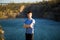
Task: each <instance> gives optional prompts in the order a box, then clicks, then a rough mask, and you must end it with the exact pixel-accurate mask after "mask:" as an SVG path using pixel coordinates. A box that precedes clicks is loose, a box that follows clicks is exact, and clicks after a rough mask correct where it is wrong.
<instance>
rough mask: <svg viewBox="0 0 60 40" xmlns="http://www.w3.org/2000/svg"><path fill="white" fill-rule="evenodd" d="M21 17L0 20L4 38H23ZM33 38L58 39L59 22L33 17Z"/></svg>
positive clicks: (37, 39) (11, 39)
mask: <svg viewBox="0 0 60 40" xmlns="http://www.w3.org/2000/svg"><path fill="white" fill-rule="evenodd" d="M24 20H25V19H23V18H21V19H5V20H0V25H2V27H3V29H4V31H5V35H4V36H5V40H25V28H23V24H24ZM35 20H36V23H35V26H34V27H35V33H34V40H60V22H55V21H52V20H47V19H35Z"/></svg>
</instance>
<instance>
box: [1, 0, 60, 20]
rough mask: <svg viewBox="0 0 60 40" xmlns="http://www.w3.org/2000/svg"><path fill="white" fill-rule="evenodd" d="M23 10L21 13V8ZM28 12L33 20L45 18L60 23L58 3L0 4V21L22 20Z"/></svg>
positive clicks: (59, 6)
mask: <svg viewBox="0 0 60 40" xmlns="http://www.w3.org/2000/svg"><path fill="white" fill-rule="evenodd" d="M22 5H24V6H25V8H24V9H23V11H22V12H21V11H20V10H21V6H22ZM28 11H32V12H33V17H34V18H47V19H53V20H57V21H60V2H59V1H58V2H37V3H8V4H7V3H3V4H0V19H4V18H5V19H7V18H23V17H25V14H26V13H27V12H28Z"/></svg>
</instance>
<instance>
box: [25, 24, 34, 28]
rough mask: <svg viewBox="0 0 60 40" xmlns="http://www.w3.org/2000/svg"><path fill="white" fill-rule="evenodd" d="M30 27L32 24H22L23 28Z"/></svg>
mask: <svg viewBox="0 0 60 40" xmlns="http://www.w3.org/2000/svg"><path fill="white" fill-rule="evenodd" d="M32 25H33V24H30V25H27V24H24V28H32Z"/></svg>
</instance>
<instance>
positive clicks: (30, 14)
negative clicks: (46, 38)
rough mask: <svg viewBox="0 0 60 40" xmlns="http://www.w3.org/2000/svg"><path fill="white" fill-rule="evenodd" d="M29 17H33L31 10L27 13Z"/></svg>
mask: <svg viewBox="0 0 60 40" xmlns="http://www.w3.org/2000/svg"><path fill="white" fill-rule="evenodd" d="M27 17H28V18H29V19H30V18H32V12H31V11H29V12H28V13H27Z"/></svg>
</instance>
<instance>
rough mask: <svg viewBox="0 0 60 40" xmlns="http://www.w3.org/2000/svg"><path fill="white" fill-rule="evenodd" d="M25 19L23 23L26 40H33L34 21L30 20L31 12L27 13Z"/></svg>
mask: <svg viewBox="0 0 60 40" xmlns="http://www.w3.org/2000/svg"><path fill="white" fill-rule="evenodd" d="M27 17H28V18H27V20H25V22H24V28H26V34H25V35H26V40H33V34H34V24H35V20H34V19H33V18H32V12H31V11H30V12H28V13H27Z"/></svg>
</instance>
